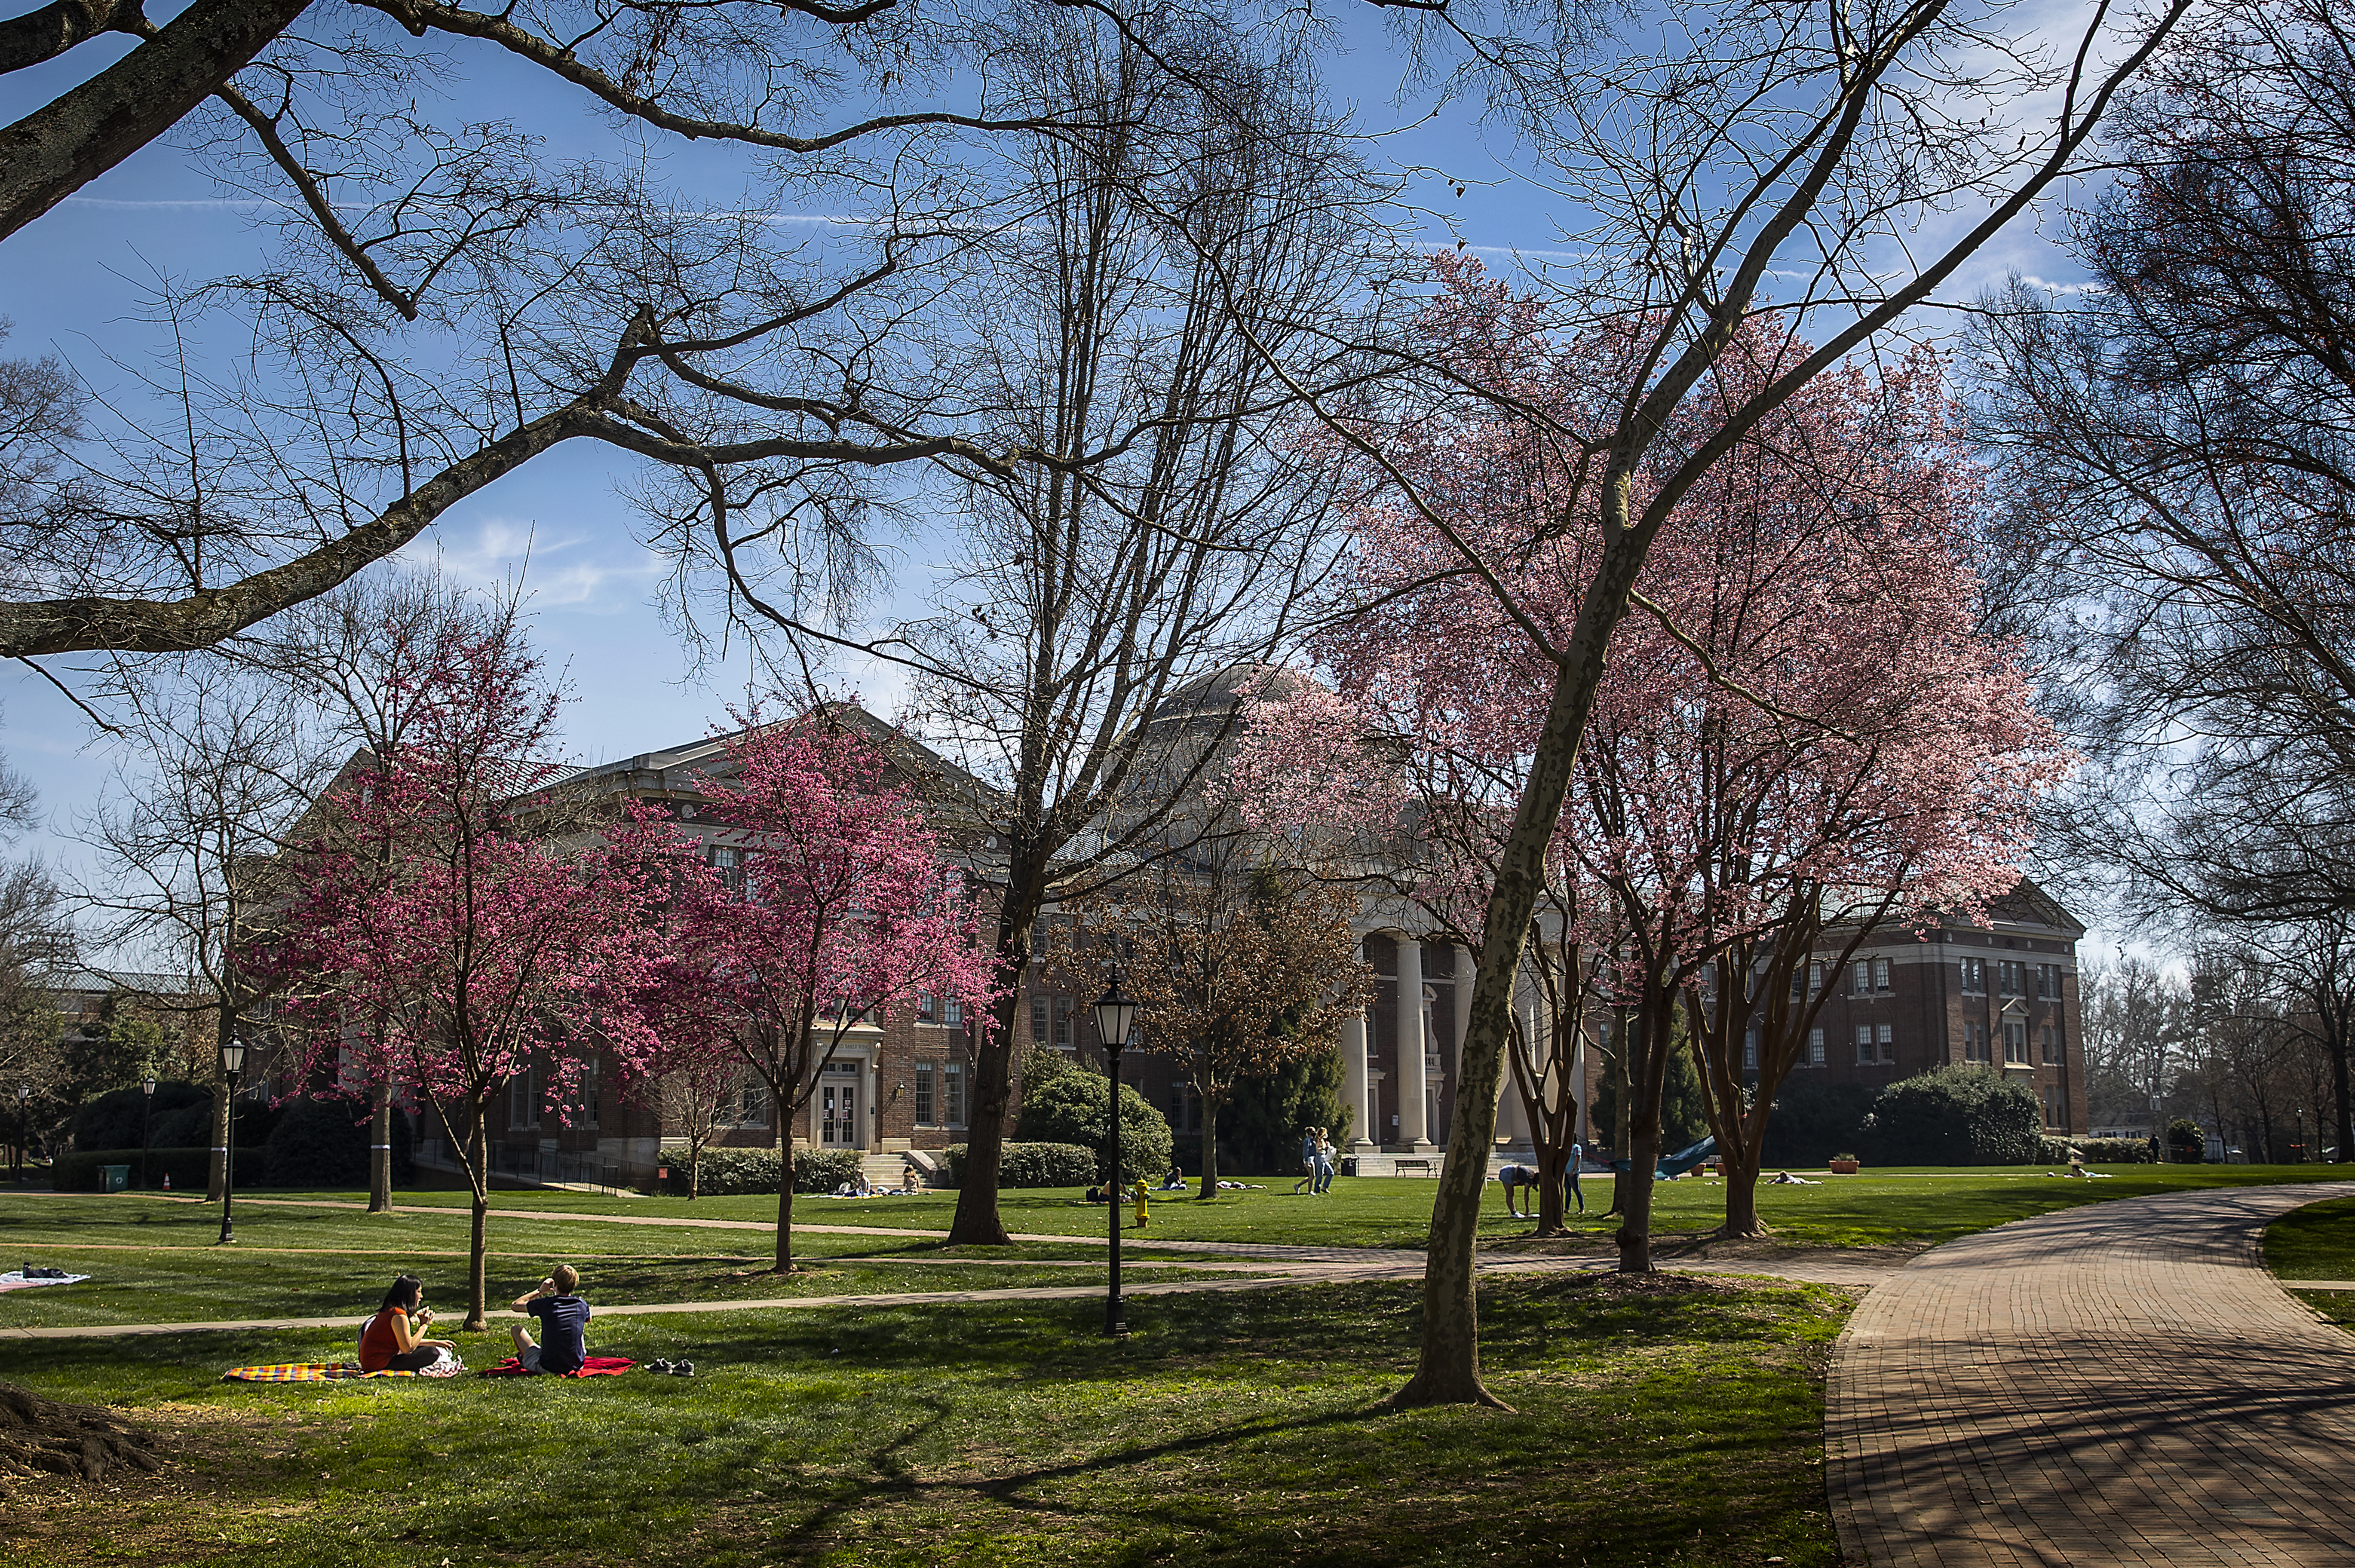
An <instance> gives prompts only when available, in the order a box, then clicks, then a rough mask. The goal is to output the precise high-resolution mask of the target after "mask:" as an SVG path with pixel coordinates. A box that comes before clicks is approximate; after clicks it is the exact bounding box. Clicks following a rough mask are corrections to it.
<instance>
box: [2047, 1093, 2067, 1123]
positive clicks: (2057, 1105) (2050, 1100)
mask: <svg viewBox="0 0 2355 1568" xmlns="http://www.w3.org/2000/svg"><path fill="white" fill-rule="evenodd" d="M2044 1125H2046V1126H2048V1127H2058V1126H2062V1125H2066V1119H2065V1118H2064V1117H2063V1116H2062V1114H2061V1085H2059V1084H2058V1083H2047V1084H2046V1085H2045V1086H2044Z"/></svg>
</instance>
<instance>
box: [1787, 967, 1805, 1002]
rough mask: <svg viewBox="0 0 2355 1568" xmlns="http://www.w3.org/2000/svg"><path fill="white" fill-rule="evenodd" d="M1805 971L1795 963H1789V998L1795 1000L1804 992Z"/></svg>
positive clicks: (1803, 994)
mask: <svg viewBox="0 0 2355 1568" xmlns="http://www.w3.org/2000/svg"><path fill="white" fill-rule="evenodd" d="M1806 990H1807V972H1806V970H1804V969H1802V968H1800V967H1799V966H1798V965H1796V964H1794V965H1791V999H1792V1000H1793V1001H1795V1002H1796V1001H1797V1000H1798V999H1799V998H1800V997H1803V996H1805V995H1806Z"/></svg>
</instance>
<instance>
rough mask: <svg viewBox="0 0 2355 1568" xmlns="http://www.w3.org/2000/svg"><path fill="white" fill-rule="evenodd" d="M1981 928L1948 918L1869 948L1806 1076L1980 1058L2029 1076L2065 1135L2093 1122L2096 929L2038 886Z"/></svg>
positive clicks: (1876, 1074)
mask: <svg viewBox="0 0 2355 1568" xmlns="http://www.w3.org/2000/svg"><path fill="white" fill-rule="evenodd" d="M2084 934H2085V927H2084V926H2083V924H2082V923H2079V922H2078V921H2077V920H2076V919H2075V918H2074V917H2073V916H2072V915H2071V914H2070V913H2069V912H2068V911H2067V910H2065V909H2062V907H2061V905H2060V904H2059V903H2057V902H2056V901H2054V900H2053V899H2052V897H2051V895H2050V894H2048V893H2046V892H2045V891H2044V890H2043V889H2041V888H2040V887H2038V886H2037V885H2036V884H2035V883H2034V882H2032V881H2030V880H2026V879H2025V878H2023V879H2022V880H2020V882H2019V886H2017V887H2016V888H2014V889H2013V890H2012V891H2010V892H2009V893H2007V894H2005V895H2004V896H2003V897H2001V898H1999V899H1995V900H1992V901H1990V902H1989V904H1988V906H1987V922H1986V923H1984V924H1976V923H1969V922H1966V921H1963V920H1959V919H1950V920H1943V921H1940V922H1938V923H1935V924H1934V925H1932V926H1931V927H1930V928H1929V929H1927V930H1926V931H1921V932H1915V931H1912V930H1905V931H1898V932H1892V933H1890V940H1888V941H1887V942H1882V943H1872V944H1867V945H1865V946H1862V947H1859V949H1858V950H1857V956H1856V959H1855V961H1854V962H1852V963H1851V964H1849V965H1847V967H1846V969H1845V970H1844V971H1843V972H1841V973H1838V974H1831V973H1828V969H1829V967H1830V965H1828V964H1827V965H1818V966H1816V967H1815V968H1814V970H1813V971H1812V972H1811V974H1810V983H1812V984H1816V985H1818V986H1822V987H1828V988H1829V989H1830V991H1831V995H1830V996H1829V997H1827V998H1826V1000H1825V1002H1824V1007H1823V1011H1822V1012H1821V1014H1820V1015H1818V1019H1819V1027H1818V1028H1817V1029H1816V1030H1815V1033H1814V1038H1812V1039H1810V1040H1809V1041H1808V1050H1807V1051H1806V1054H1805V1055H1804V1056H1803V1057H1802V1058H1801V1061H1800V1065H1799V1066H1798V1067H1796V1068H1795V1069H1794V1070H1793V1076H1794V1077H1795V1078H1796V1077H1797V1076H1798V1075H1799V1074H1801V1073H1820V1074H1823V1075H1824V1076H1826V1077H1828V1078H1832V1079H1835V1080H1845V1081H1848V1082H1850V1083H1868V1084H1872V1085H1874V1086H1876V1087H1877V1086H1879V1085H1881V1084H1883V1083H1895V1082H1896V1081H1897V1080H1899V1079H1901V1078H1905V1077H1910V1076H1912V1075H1913V1074H1914V1073H1916V1072H1925V1071H1927V1070H1928V1069H1930V1068H1932V1067H1935V1066H1937V1065H1939V1064H1940V1063H1942V1062H1949V1061H1967V1062H1978V1063H1982V1064H1985V1065H1987V1066H1990V1067H1993V1068H1996V1069H1998V1070H1999V1071H2001V1072H2003V1073H2004V1075H2005V1076H2006V1077H2011V1076H2014V1075H2017V1076H2018V1077H2019V1079H2020V1080H2021V1081H2022V1082H2024V1083H2027V1084H2028V1085H2029V1087H2030V1089H2032V1090H2034V1091H2035V1093H2036V1097H2037V1100H2038V1101H2039V1103H2041V1104H2042V1105H2043V1107H2044V1125H2045V1126H2046V1127H2047V1128H2048V1129H2050V1130H2051V1131H2053V1132H2056V1133H2064V1132H2065V1133H2083V1132H2084V1131H2085V1129H2086V1125H2087V1123H2086V1114H2085V1075H2084V1071H2083V1055H2082V1053H2081V1047H2082V1040H2083V1035H2082V1029H2081V1025H2080V1015H2079V1011H2078V997H2077V943H2078V941H2079V939H2081V938H2082V937H2083V935H2084Z"/></svg>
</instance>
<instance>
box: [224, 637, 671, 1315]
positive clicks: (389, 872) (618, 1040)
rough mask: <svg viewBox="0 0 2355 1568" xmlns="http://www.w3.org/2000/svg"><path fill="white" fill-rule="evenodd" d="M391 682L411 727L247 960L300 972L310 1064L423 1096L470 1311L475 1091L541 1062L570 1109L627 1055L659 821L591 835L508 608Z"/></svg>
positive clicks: (351, 801) (330, 807) (305, 857)
mask: <svg viewBox="0 0 2355 1568" xmlns="http://www.w3.org/2000/svg"><path fill="white" fill-rule="evenodd" d="M434 636H435V643H434V646H433V647H432V649H431V650H430V652H429V655H428V656H427V657H425V658H423V659H422V660H421V661H419V664H418V667H416V668H415V669H414V670H413V671H412V672H410V673H409V674H407V675H404V676H402V677H400V678H401V679H403V680H404V681H406V682H409V683H410V684H411V686H412V687H413V689H412V690H410V691H409V692H408V693H407V694H406V695H407V699H408V700H409V703H410V723H409V727H408V729H407V730H406V731H405V732H404V735H403V737H402V739H401V741H400V744H399V745H398V746H397V747H395V748H393V749H391V750H390V751H389V752H387V753H386V754H382V755H371V754H368V753H363V754H362V755H361V756H360V757H358V758H357V759H356V760H355V762H354V763H353V764H352V765H351V766H349V767H348V768H346V771H345V773H344V775H343V777H342V778H341V779H340V780H339V782H338V783H337V784H336V787H335V788H334V789H333V790H331V791H330V792H329V794H328V795H326V796H325V798H324V800H323V801H322V802H321V807H320V811H319V813H318V814H317V816H316V819H315V822H314V829H315V830H314V833H313V835H312V837H311V839H310V841H309V842H308V843H307V844H306V845H304V846H303V847H302V848H299V849H298V850H297V851H295V854H296V857H297V871H296V877H297V880H298V886H299V891H298V893H297V895H296V897H295V900H294V901H293V905H292V908H291V909H290V911H289V915H290V918H289V920H288V921H287V923H286V936H285V939H284V940H283V941H282V942H281V943H280V944H276V945H275V946H273V947H272V948H271V949H270V950H269V951H267V952H266V953H263V954H261V955H257V962H259V963H261V964H265V965H280V966H283V967H284V968H286V969H287V970H289V971H291V972H292V973H293V976H295V977H296V981H297V984H296V988H295V990H294V992H293V1000H292V1001H291V1002H290V1004H289V1007H288V1011H289V1013H290V1014H291V1015H292V1017H293V1018H294V1019H296V1020H298V1021H299V1022H300V1023H302V1024H303V1025H304V1026H306V1027H305V1028H304V1029H303V1039H304V1041H305V1042H306V1044H305V1050H306V1058H307V1060H306V1061H305V1063H304V1068H305V1072H306V1075H312V1074H315V1075H319V1076H325V1077H333V1078H336V1079H337V1080H339V1081H340V1082H342V1083H345V1084H346V1085H363V1086H375V1085H390V1086H392V1087H393V1088H394V1090H395V1091H396V1092H397V1093H400V1094H401V1095H402V1096H403V1097H405V1098H409V1099H410V1100H412V1102H415V1103H421V1104H426V1105H428V1106H430V1107H431V1108H432V1111H433V1113H434V1115H436V1117H437V1118H438V1119H439V1121H440V1123H441V1125H442V1126H443V1127H444V1128H445V1129H447V1130H448V1131H449V1132H450V1133H451V1134H452V1135H453V1147H454V1152H455V1154H456V1156H457V1158H458V1160H459V1162H460V1164H461V1165H462V1167H463V1168H464V1170H465V1173H466V1177H467V1181H468V1184H469V1186H470V1187H471V1189H472V1191H473V1200H474V1202H473V1219H474V1223H473V1230H472V1234H471V1241H470V1251H469V1257H468V1265H467V1317H466V1327H467V1328H470V1329H480V1328H483V1327H484V1323H485V1316H484V1314H485V1281H484V1256H485V1232H486V1220H487V1214H488V1210H489V1202H490V1175H491V1171H490V1154H489V1149H488V1147H487V1143H486V1132H487V1121H488V1115H489V1112H490V1108H491V1107H492V1106H493V1105H494V1104H496V1103H497V1102H498V1100H499V1098H500V1097H501V1095H503V1094H504V1093H506V1092H507V1090H508V1088H509V1086H510V1085H511V1084H513V1083H515V1082H517V1080H519V1079H522V1078H525V1077H526V1076H527V1074H531V1073H534V1072H537V1073H538V1081H539V1083H541V1084H542V1085H543V1089H542V1093H543V1096H544V1101H545V1107H544V1108H545V1109H547V1110H549V1111H550V1112H552V1113H554V1114H555V1115H558V1116H559V1118H562V1117H565V1116H567V1115H569V1114H570V1111H571V1110H572V1109H573V1108H574V1106H575V1104H576V1102H577V1100H578V1097H579V1094H580V1092H581V1084H582V1082H583V1080H584V1079H585V1078H586V1077H587V1076H588V1075H589V1074H590V1072H591V1064H592V1062H593V1061H594V1055H595V1052H596V1051H597V1049H598V1047H599V1045H600V1044H602V1043H611V1044H613V1045H615V1046H616V1047H618V1048H620V1049H622V1050H623V1051H628V1050H631V1049H632V1048H634V1047H636V1046H638V1045H639V1044H640V1043H641V1042H640V1040H639V1039H638V1037H639V1036H640V1035H641V1034H642V1032H643V1027H644V1026H643V1024H642V1023H641V1021H640V1020H639V1018H638V1015H637V1013H636V1012H635V1010H634V1008H632V1007H631V1006H630V1005H629V1004H630V999H631V998H632V997H633V996H634V994H635V993H636V992H637V991H639V990H640V989H641V988H642V987H644V985H645V982H646V977H647V965H648V962H649V955H650V952H651V944H649V942H648V941H647V932H648V930H649V923H650V915H651V912H653V911H654V910H655V908H656V907H657V906H658V905H659V903H660V902H661V901H662V900H663V898H664V897H665V896H666V888H667V884H668V881H669V878H668V876H667V875H666V860H668V859H672V858H674V851H672V850H671V849H670V848H667V847H666V843H665V836H666V829H665V828H664V827H662V825H660V824H659V823H657V822H654V821H651V820H646V819H642V818H641V817H640V816H638V815H636V814H632V815H631V816H628V817H627V818H626V819H625V820H623V822H622V823H620V824H618V825H615V826H612V827H607V828H605V829H604V830H602V831H599V830H595V829H593V828H590V829H584V827H583V824H582V821H581V817H580V816H578V814H577V813H576V812H575V811H573V810H571V809H569V808H568V807H567V805H566V803H564V802H563V801H561V800H560V799H559V798H558V797H557V796H555V795H552V794H551V793H550V792H549V788H548V786H549V784H550V783H551V782H552V780H553V779H554V777H555V775H556V774H557V773H558V772H559V769H558V768H557V766H556V765H555V764H553V763H549V762H547V761H545V760H543V759H545V757H546V755H547V750H548V745H549V739H550V731H551V729H552V727H553V724H554V721H555V716H556V711H557V698H556V696H555V694H554V693H553V692H552V691H551V690H549V688H548V687H547V685H546V684H545V683H544V682H543V680H542V678H541V674H540V667H539V664H538V659H537V658H536V657H535V656H533V655H532V654H531V653H530V652H529V650H528V649H527V647H526V645H525V644H524V641H523V638H522V635H521V633H520V630H519V628H517V625H516V624H515V622H514V620H513V618H512V617H511V616H507V617H502V618H499V619H498V620H496V622H494V623H493V624H490V625H489V626H488V627H486V628H485V627H470V626H453V627H447V628H443V629H442V630H441V631H438V632H437V633H436V634H435V635H434Z"/></svg>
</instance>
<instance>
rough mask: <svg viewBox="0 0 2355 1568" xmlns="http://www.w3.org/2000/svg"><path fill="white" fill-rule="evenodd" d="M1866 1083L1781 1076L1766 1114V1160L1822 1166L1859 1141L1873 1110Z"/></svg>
mask: <svg viewBox="0 0 2355 1568" xmlns="http://www.w3.org/2000/svg"><path fill="white" fill-rule="evenodd" d="M1873 1093H1874V1090H1873V1088H1872V1085H1870V1084H1869V1083H1827V1082H1826V1081H1824V1080H1823V1079H1821V1078H1816V1077H1799V1076H1797V1075H1796V1074H1795V1075H1794V1076H1793V1077H1791V1078H1786V1079H1785V1080H1784V1081H1783V1087H1782V1089H1781V1090H1780V1091H1779V1092H1778V1093H1776V1094H1775V1096H1774V1112H1773V1114H1772V1115H1769V1116H1768V1117H1767V1118H1766V1148H1765V1152H1764V1160H1765V1163H1766V1164H1768V1165H1770V1166H1783V1167H1788V1166H1812V1165H1821V1164H1823V1163H1824V1162H1825V1161H1827V1160H1828V1159H1830V1158H1831V1157H1832V1156H1834V1155H1836V1154H1844V1153H1846V1152H1848V1151H1849V1150H1850V1149H1853V1148H1855V1147H1857V1145H1859V1143H1861V1142H1863V1141H1864V1134H1863V1132H1862V1131H1861V1128H1862V1127H1863V1125H1864V1118H1865V1117H1866V1116H1867V1115H1870V1113H1871V1111H1872V1097H1873Z"/></svg>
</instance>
